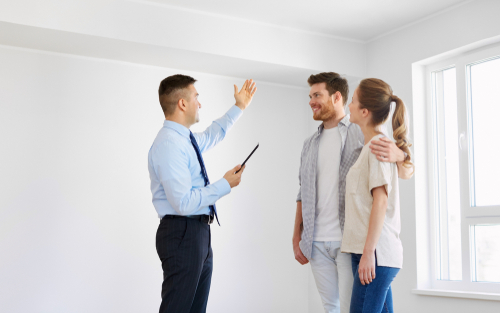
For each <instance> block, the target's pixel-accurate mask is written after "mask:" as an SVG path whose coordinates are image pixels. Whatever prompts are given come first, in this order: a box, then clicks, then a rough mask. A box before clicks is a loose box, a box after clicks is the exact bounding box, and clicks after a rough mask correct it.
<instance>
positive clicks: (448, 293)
mask: <svg viewBox="0 0 500 313" xmlns="http://www.w3.org/2000/svg"><path fill="white" fill-rule="evenodd" d="M411 292H412V293H413V294H417V295H423V296H434V297H451V298H465V299H477V300H493V301H500V294H498V293H485V292H470V291H455V290H438V289H413V290H412V291H411Z"/></svg>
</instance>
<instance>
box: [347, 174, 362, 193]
mask: <svg viewBox="0 0 500 313" xmlns="http://www.w3.org/2000/svg"><path fill="white" fill-rule="evenodd" d="M360 174H361V169H359V168H352V167H351V169H350V170H349V173H347V177H346V183H345V191H346V194H355V193H357V192H358V186H359V175H360Z"/></svg>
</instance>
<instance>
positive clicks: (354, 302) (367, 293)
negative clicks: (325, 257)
mask: <svg viewBox="0 0 500 313" xmlns="http://www.w3.org/2000/svg"><path fill="white" fill-rule="evenodd" d="M361 256H362V255H361V254H351V260H352V273H353V275H354V284H353V286H352V297H351V311H350V313H393V312H394V309H393V307H392V292H391V283H392V281H393V280H394V277H396V275H397V274H398V272H399V268H395V267H386V266H378V265H377V261H375V279H374V280H373V281H372V282H371V283H369V284H368V285H362V284H361V282H360V281H359V273H358V268H359V261H360V260H361Z"/></svg>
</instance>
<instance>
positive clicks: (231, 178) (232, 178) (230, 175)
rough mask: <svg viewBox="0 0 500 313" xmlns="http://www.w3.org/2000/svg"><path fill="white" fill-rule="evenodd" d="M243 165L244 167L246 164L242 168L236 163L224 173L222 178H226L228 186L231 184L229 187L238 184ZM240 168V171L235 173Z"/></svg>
mask: <svg viewBox="0 0 500 313" xmlns="http://www.w3.org/2000/svg"><path fill="white" fill-rule="evenodd" d="M245 167H246V165H244V166H243V168H242V167H241V165H239V164H238V165H236V166H235V167H234V168H233V169H231V170H229V171H228V172H227V173H226V175H224V178H225V179H226V180H227V182H228V183H229V186H231V188H234V187H236V186H238V185H239V184H240V182H241V174H243V171H244V170H245ZM240 168H241V171H239V172H238V173H236V172H237V171H238V170H239V169H240Z"/></svg>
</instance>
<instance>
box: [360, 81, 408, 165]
mask: <svg viewBox="0 0 500 313" xmlns="http://www.w3.org/2000/svg"><path fill="white" fill-rule="evenodd" d="M358 99H359V103H360V107H361V108H362V109H367V110H368V111H370V112H371V113H372V123H373V124H374V126H378V125H380V124H382V123H384V122H385V121H386V120H387V118H388V117H389V113H390V111H391V102H393V101H394V102H396V108H395V109H394V114H393V116H392V129H393V137H394V139H396V146H398V148H400V149H401V150H403V151H404V152H405V153H406V157H405V160H404V163H403V166H405V167H408V168H409V167H413V168H414V165H413V163H412V162H411V152H410V147H411V146H412V144H411V143H410V141H409V140H408V137H407V136H408V128H409V121H408V117H407V114H406V107H405V104H404V103H403V100H401V99H399V98H398V97H397V96H395V95H393V94H392V88H391V86H389V85H388V84H387V83H386V82H384V81H383V80H380V79H377V78H367V79H363V80H362V81H361V83H360V84H359V86H358Z"/></svg>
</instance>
